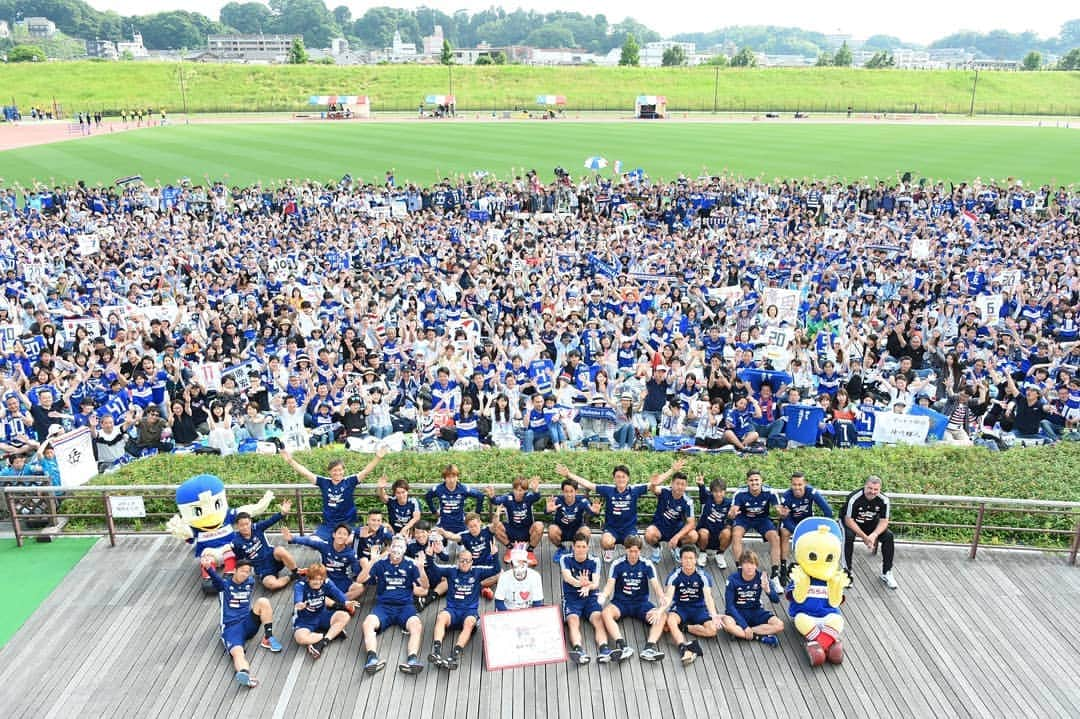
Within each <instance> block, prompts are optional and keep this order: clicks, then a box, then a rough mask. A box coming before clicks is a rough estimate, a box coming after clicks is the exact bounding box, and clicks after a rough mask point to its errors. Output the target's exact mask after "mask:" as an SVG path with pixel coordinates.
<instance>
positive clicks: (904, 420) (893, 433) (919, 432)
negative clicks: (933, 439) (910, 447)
mask: <svg viewBox="0 0 1080 719" xmlns="http://www.w3.org/2000/svg"><path fill="white" fill-rule="evenodd" d="M929 432H930V418H929V417H925V416H916V415H910V414H896V413H895V412H878V413H876V414H875V422H874V442H880V443H882V444H923V443H925V442H926V435H927V433H929Z"/></svg>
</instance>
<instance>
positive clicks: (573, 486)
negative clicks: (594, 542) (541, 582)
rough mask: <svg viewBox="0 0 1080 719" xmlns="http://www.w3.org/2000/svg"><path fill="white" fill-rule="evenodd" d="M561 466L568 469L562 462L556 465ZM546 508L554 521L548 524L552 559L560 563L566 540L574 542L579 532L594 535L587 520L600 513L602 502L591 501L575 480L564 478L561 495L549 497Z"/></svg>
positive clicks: (557, 467)
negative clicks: (552, 551) (582, 493)
mask: <svg viewBox="0 0 1080 719" xmlns="http://www.w3.org/2000/svg"><path fill="white" fill-rule="evenodd" d="M560 467H561V468H562V469H566V468H565V467H563V465H561V464H560V465H557V466H556V470H558V469H559V468H560ZM566 471H567V472H569V471H570V470H566ZM546 509H547V513H548V514H550V515H551V517H552V522H551V524H549V525H548V531H547V535H548V541H549V542H551V546H553V547H555V552H554V553H553V554H552V557H551V561H552V562H554V563H555V564H558V563H559V560H560V559H562V555H563V554H565V553H566V552H567V551H568V550H567V549H565V548H564V547H563V543H564V542H572V541H573V539H574V537H575V536H576V535H577V533H578V532H585V535H586V536H588V537H591V536H592V530H590V529H589V525H588V524H586V522H587V521H588V519H589V517H590V516H592V515H594V514H599V512H600V503H599V502H590V501H589V498H588V497H586V496H583V495H579V494H578V493H577V483H576V482H574V480H572V479H563V481H562V486H561V487H560V494H559V496H557V497H548V498H547V507H546Z"/></svg>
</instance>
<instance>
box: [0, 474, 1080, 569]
mask: <svg viewBox="0 0 1080 719" xmlns="http://www.w3.org/2000/svg"><path fill="white" fill-rule="evenodd" d="M430 486H432V485H415V486H413V487H412V490H413V496H419V495H420V493H421V492H423V491H426V490H427V489H428V488H429V487H430ZM495 488H496V489H497V490H499V491H506V490H508V489H509V486H508V485H495ZM541 489H542V490H543V491H545V492H548V493H558V491H559V486H558V485H554V484H548V485H542V486H541ZM268 490H269V491H273V492H274V493H275V498H276V500H277V501H281V500H284V499H291V500H292V501H293V513H292V514H291V515H290V517H289V519H290V520H294V519H295V528H296V529H297V530H298V531H299V533H300V534H306V533H308V532H309V531H310V529H311V528H313V527H315V526H316V525H317V524H318V523H319V518H320V511H321V510H320V499H319V492H318V489H317V488H316V487H315V486H314V485H310V484H234V485H227V486H226V491H227V492H228V493H229V495H230V496H231V498H232V499H231V502H230V504H231V505H232V506H234V507H236V506H240V504H241V503H242V501H252V502H254V501H255V500H256V499H257V497H258V495H261V494H262V493H263V492H265V491H268ZM57 491H58V490H56V489H52V490H49V491H46V490H43V489H42V488H38V487H26V486H0V506H3V507H4V508H5V509H6V510H7V513H8V514H9V515H10V517H11V520H12V525H13V529H14V533H15V539H16V542H17V543H18V545H19V546H20V547H21V546H22V545H23V542H24V541H25V540H26V539H27V538H37V537H50V536H55V534H56V530H55V524H56V523H58V522H59V523H66V524H67V525H68V528H69V531H70V530H71V529H72V528H73V527H80V529H78V530H76V531H73V532H71V533H72V534H81V535H91V536H93V535H102V536H108V538H109V542H110V544H112V545H115V544H116V537H117V536H120V535H138V534H144V535H145V534H166V532H165V531H164V524H165V522H166V521H167V520H168V518H169V517H171V516H173V515H174V514H175V513H176V511H175V510H176V508H175V504H174V501H175V500H174V498H175V493H176V487H175V486H174V485H146V486H140V487H117V486H108V487H104V486H93V487H74V488H65V489H63V494H64V497H63V500H62V501H60V502H55V501H54V497H55V494H56V492H57ZM375 491H376V487H375V485H370V484H369V485H360V486H358V487H357V494H358V497H357V506H358V508H360V510H361V512H362V508H363V507H365V506H366V507H372V506H377V504H376V500H375ZM817 491H818V492H820V493H822V494H824V495H825V496H826V497H827V498H828V499H829V500H830V503H831V504H832V505H833V506H834V508H835V507H836V506H837V503H838V502H839V501H841V500H843V499H844V498H845V497H847V494H848V493H847V492H842V491H835V490H817ZM690 493H691V496H693V490H692V489H691V490H690ZM123 497H139V498H140V500H141V505H142V507H143V508H144V510H145V511H144V513H143V514H142V516H138V517H131V516H120V514H121V513H118V512H117V511H116V509H115V506H114V505H116V504H118V503H119V502H117V501H114V498H123ZM889 499H890V502H891V507H892V515H893V519H892V520H891V521H890V523H889V526H890V527H891V528H892V529H893V530H894V533H895V534H896V535H897V539H898V541H900V542H903V543H907V544H935V545H948V546H966V547H968V548H969V556H970V557H971V558H972V559H974V558H975V556H976V554H977V553H978V550H979V547H980V546H992V547H994V548H1003V549H1018V550H1037V551H1050V552H1064V553H1067V555H1068V562H1069V564H1071V565H1074V566H1075V564H1076V558H1077V554H1078V552H1080V502H1057V501H1049V500H1039V499H1008V498H1003V497H961V496H948V495H927V494H890V495H889ZM119 501H124V500H119ZM28 505H32V506H38V507H42V506H43V507H47V508H48V509H47V512H51V515H50V516H49V520H50V524H51V525H52V526H47V527H44V528H43V527H41V519H42V517H41V515H40V514H35V515H34V516H32V517H30V516H27V514H26V512H25V511H22V512H20V511H19V508H20V507H25V506H28ZM123 514H129V513H127V512H125V513H123ZM538 515H539V516H542V517H545V518H546V517H547V515H546V514H544V513H542V512H541V513H538ZM941 515H944V516H941ZM1021 518H1024V519H1026V520H1027V521H1026V522H1024V521H1020V520H1021ZM594 521H595V519H594ZM1033 523H1035V524H1039V523H1041V526H1031V525H1032V524H1033ZM941 532H947V533H949V534H950V535H956V534H957V533H960V534H962V535H965V539H964V540H963V541H955V540H944V541H938V540H935V539H932V537H933V535H934V534H936V533H941ZM1027 538H1030V539H1032V540H1033V541H1030V542H1026V541H1020V540H1021V539H1027Z"/></svg>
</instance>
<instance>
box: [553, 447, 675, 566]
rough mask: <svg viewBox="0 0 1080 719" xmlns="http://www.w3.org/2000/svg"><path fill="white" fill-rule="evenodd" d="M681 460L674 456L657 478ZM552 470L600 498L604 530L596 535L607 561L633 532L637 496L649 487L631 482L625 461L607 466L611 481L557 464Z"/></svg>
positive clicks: (663, 479)
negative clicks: (589, 477) (595, 479)
mask: <svg viewBox="0 0 1080 719" xmlns="http://www.w3.org/2000/svg"><path fill="white" fill-rule="evenodd" d="M683 464H685V460H677V461H676V462H675V463H674V464H673V465H672V466H671V469H669V470H668V471H667V472H664V473H663V474H661V475H658V476H659V480H658V481H660V482H666V481H667V480H669V479H671V475H673V474H674V473H675V472H677V471H678V470H680V469H682V466H683ZM555 471H557V472H558V473H559V474H561V475H562V476H563V477H566V478H567V479H572V480H574V481H575V482H577V483H578V484H579V485H581V486H582V487H584V488H585V489H587V490H589V491H590V492H593V491H595V492H596V493H597V494H598V495H600V496H601V497H603V498H604V533H603V534H602V535H600V548H601V549H603V550H604V561H605V562H611V561H612V560H613V559H614V558H615V545H617V544H622V543H623V540H625V539H626V538H627V537H629V536H630V535H631V534H637V523H638V506H637V505H638V499H640V498H641V497H642V495H644V494H645V493H646V492H648V491H649V485H648V484H635V485H631V484H630V469H629V468H628V467H627V466H626V465H625V464H619V465H616V466H615V468H614V469H613V470H611V478H612V481H613V482H614V484H599V485H598V484H593V483H592V482H590V481H589V480H587V479H585V478H584V477H580V476H578V475H576V474H573V473H572V472H570V470H569V469H567V468H566V467H565V466H563V465H561V464H560V465H556V467H555ZM649 481H650V483H652V482H653V481H657V477H652V478H650V480H649Z"/></svg>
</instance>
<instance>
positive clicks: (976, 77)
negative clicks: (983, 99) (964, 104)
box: [968, 68, 979, 117]
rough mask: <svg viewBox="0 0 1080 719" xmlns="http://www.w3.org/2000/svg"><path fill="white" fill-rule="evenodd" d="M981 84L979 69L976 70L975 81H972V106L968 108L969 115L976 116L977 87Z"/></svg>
mask: <svg viewBox="0 0 1080 719" xmlns="http://www.w3.org/2000/svg"><path fill="white" fill-rule="evenodd" d="M978 86H979V70H978V69H977V68H976V70H975V82H973V83H971V107H970V108H969V109H968V115H969V116H971V117H975V88H976V87H978Z"/></svg>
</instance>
